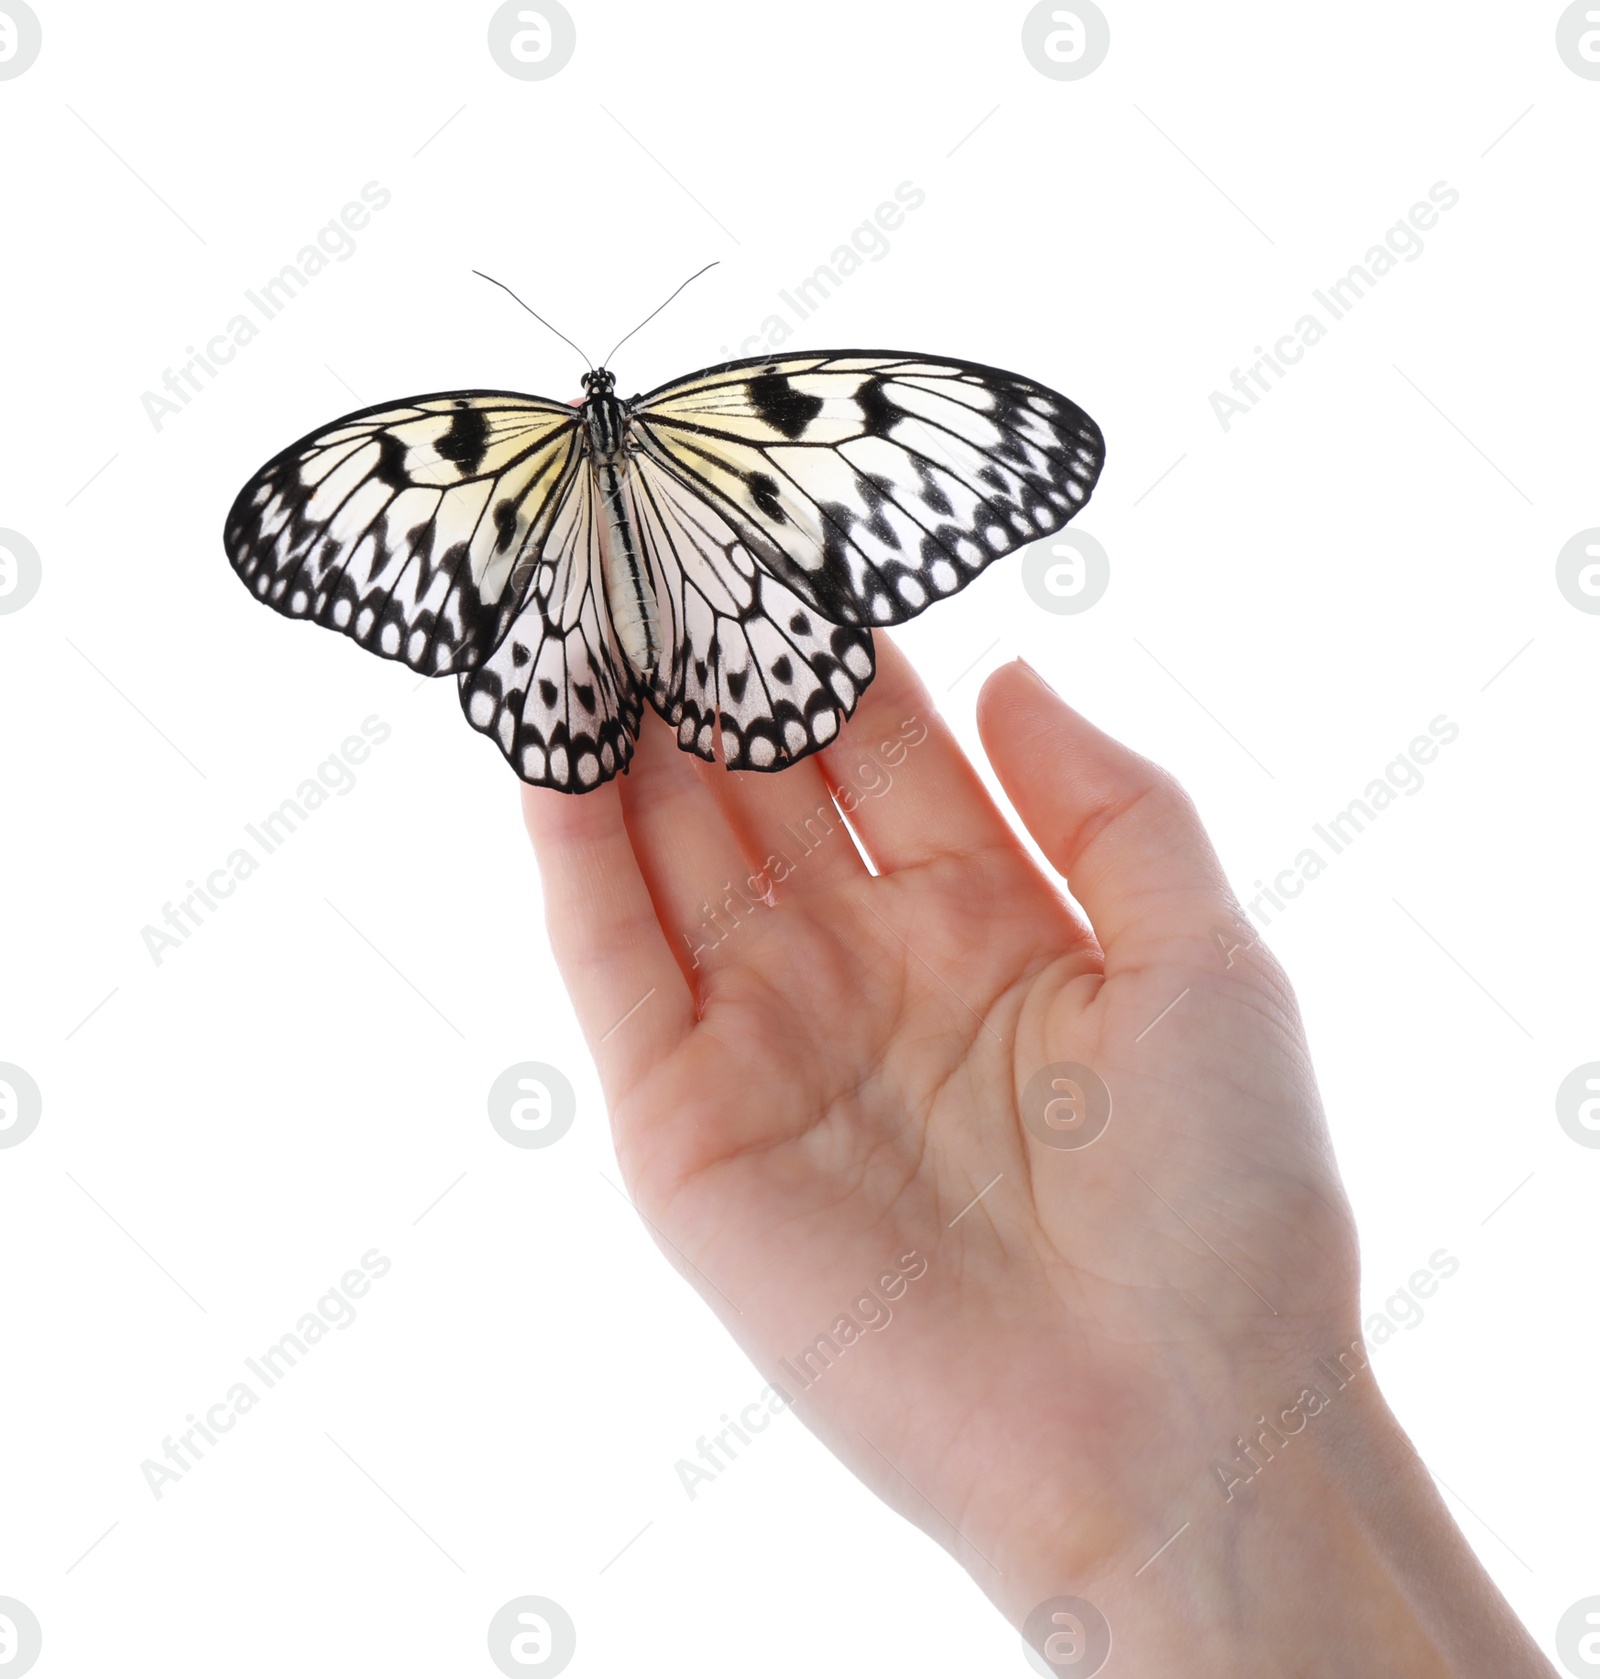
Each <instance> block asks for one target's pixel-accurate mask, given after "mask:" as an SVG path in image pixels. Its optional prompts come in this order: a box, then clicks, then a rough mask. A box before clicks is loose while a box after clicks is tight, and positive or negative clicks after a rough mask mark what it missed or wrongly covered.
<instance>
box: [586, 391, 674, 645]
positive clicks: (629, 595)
mask: <svg viewBox="0 0 1600 1679" xmlns="http://www.w3.org/2000/svg"><path fill="white" fill-rule="evenodd" d="M614 385H615V380H614V379H613V377H612V375H611V373H610V372H609V371H608V370H607V369H606V368H603V367H600V368H595V369H593V370H591V371H590V372H588V373H585V374H584V376H583V388H584V391H585V392H586V393H587V394H586V395H585V397H584V402H583V422H584V429H585V433H586V436H587V440H588V445H589V447H588V456H589V471H590V474H591V477H592V481H593V491H594V495H595V498H596V500H597V502H598V503H599V507H600V510H601V515H602V516H601V517H600V518H599V519H598V520H596V522H595V526H596V530H597V532H598V534H599V539H600V553H601V561H602V572H603V576H604V578H605V590H606V602H607V604H608V605H609V606H610V608H611V621H612V623H613V625H614V626H615V628H616V633H617V640H618V642H619V643H620V644H621V647H622V651H623V655H624V656H625V657H626V659H627V661H628V663H629V664H630V665H631V666H632V667H633V669H634V670H635V671H636V672H637V673H638V674H639V675H640V676H642V677H648V676H649V675H650V673H651V672H652V671H653V670H654V669H655V668H656V664H657V662H658V661H659V660H660V657H661V614H660V608H659V607H658V606H657V604H656V597H655V591H654V589H652V588H651V586H650V580H649V578H648V577H647V576H646V575H645V562H644V556H643V554H642V552H641V550H640V547H639V537H638V533H637V531H635V529H634V526H633V520H632V518H631V517H630V516H629V512H628V500H629V498H628V496H627V494H625V491H626V489H627V485H628V478H629V475H630V472H631V470H632V468H631V466H630V463H629V459H628V455H629V441H628V410H627V409H626V408H625V407H624V406H623V404H622V403H620V402H618V401H617V399H616V397H615V396H614V395H613V394H612V390H613V387H614Z"/></svg>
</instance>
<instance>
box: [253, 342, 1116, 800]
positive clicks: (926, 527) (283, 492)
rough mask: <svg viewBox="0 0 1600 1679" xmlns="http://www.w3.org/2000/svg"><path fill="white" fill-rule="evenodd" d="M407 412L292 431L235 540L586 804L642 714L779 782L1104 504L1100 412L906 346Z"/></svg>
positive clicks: (398, 405) (1013, 378)
mask: <svg viewBox="0 0 1600 1679" xmlns="http://www.w3.org/2000/svg"><path fill="white" fill-rule="evenodd" d="M583 384H584V391H585V395H584V399H583V401H582V403H581V404H580V405H578V406H577V407H573V406H570V405H566V404H561V403H555V402H550V401H547V400H545V399H544V398H540V397H533V396H525V395H522V394H520V393H516V392H510V391H454V392H445V393H442V394H439V395H436V396H423V397H413V398H410V399H407V400H404V401H401V402H395V403H387V404H383V405H380V406H378V407H376V408H369V409H364V410H362V411H361V412H359V413H356V414H351V415H347V416H346V417H345V418H343V419H341V420H338V421H335V422H334V424H333V425H331V426H329V427H326V428H324V429H322V430H320V431H318V432H315V433H312V434H311V435H309V436H307V437H305V438H303V439H301V440H300V441H299V442H298V443H296V444H293V445H291V446H290V448H288V449H286V450H284V451H283V453H282V454H280V455H278V456H277V457H275V458H274V459H273V460H271V461H269V462H268V463H267V465H266V466H264V467H263V468H262V469H261V471H260V472H259V473H257V474H256V476H255V477H254V478H253V479H252V480H251V481H250V482H249V483H248V484H246V485H245V487H244V489H243V490H241V491H240V493H239V495H238V497H237V499H236V500H235V502H234V505H233V508H232V511H231V512H230V513H229V515H228V520H227V524H226V528H225V531H224V543H225V545H226V547H227V550H228V554H229V558H230V560H231V561H232V563H233V566H234V568H235V570H236V571H237V572H238V573H239V575H240V577H241V579H242V580H243V581H244V582H245V584H246V585H247V586H248V587H249V588H250V589H251V591H252V592H253V593H254V594H255V595H256V596H257V597H258V598H259V599H261V600H262V601H264V602H265V603H266V604H267V605H269V606H272V607H273V608H274V609H275V610H277V611H278V612H281V613H284V614H285V615H287V616H290V617H303V618H311V619H313V620H314V621H316V622H318V623H321V624H323V625H325V626H327V627H328V628H331V629H337V630H339V631H341V632H342V633H344V634H346V635H349V636H351V637H353V638H354V639H355V640H357V641H358V642H360V643H361V644H362V645H363V646H365V647H367V648H368V649H369V650H371V651H373V652H376V653H378V654H380V655H381V656H383V657H385V658H394V659H401V660H403V661H404V662H405V663H407V664H409V665H410V666H411V667H412V668H413V669H415V670H418V671H421V672H424V673H426V674H429V675H446V674H453V675H455V676H456V677H457V679H458V683H459V686H460V692H461V703H462V706H463V709H464V710H465V712H466V714H467V719H468V721H469V722H470V723H471V724H472V725H473V727H474V728H477V729H479V730H480V731H482V732H483V733H485V734H488V735H490V736H491V737H493V738H494V740H495V741H496V743H497V745H498V746H499V747H500V750H501V751H502V753H504V755H505V756H506V758H507V759H509V760H510V762H511V764H512V766H513V767H514V768H515V769H516V771H517V773H518V774H519V775H520V776H521V777H522V778H523V779H524V780H525V781H529V782H532V783H534V784H536V785H540V786H548V787H554V788H558V789H560V790H561V791H564V792H574V793H579V792H585V791H587V790H589V789H590V788H593V787H597V786H599V785H601V784H602V783H603V782H605V781H607V780H609V779H611V777H612V776H614V775H616V774H617V773H619V772H620V771H621V770H623V769H625V768H626V766H627V764H628V762H629V760H630V758H631V757H632V754H633V749H634V742H635V739H636V737H637V734H638V730H639V726H640V720H641V716H642V712H643V708H644V706H645V705H646V704H648V705H649V706H650V707H651V708H653V709H654V710H655V711H657V712H658V713H659V714H660V715H661V717H662V718H663V719H664V720H665V721H666V722H667V723H668V724H669V725H670V726H671V727H672V729H673V730H674V732H675V734H676V737H677V741H678V744H679V746H680V747H682V748H683V749H684V750H685V751H687V752H692V753H694V754H696V755H697V756H698V757H701V758H705V759H708V760H710V761H712V762H718V761H720V762H721V763H723V764H724V765H725V766H726V767H727V768H729V769H743V770H777V769H782V768H784V767H786V766H787V765H789V764H791V763H794V762H796V761H797V760H798V759H800V758H803V757H805V756H806V755H807V754H809V753H811V752H815V751H817V750H819V749H820V748H822V747H824V746H826V745H827V744H828V743H829V742H830V741H832V740H834V739H836V738H837V735H838V731H839V729H840V727H841V726H842V724H843V722H844V720H845V719H846V718H847V717H849V716H850V714H851V713H852V712H853V711H854V709H855V706H856V703H857V701H858V700H859V698H860V696H861V693H862V692H863V690H864V689H865V688H866V686H867V684H868V683H869V682H870V681H871V680H872V674H873V669H874V665H873V653H872V633H871V632H872V628H873V626H874V625H889V624H896V623H901V622H904V621H905V620H906V619H908V618H911V617H914V616H916V615H917V614H918V613H920V612H921V611H923V610H924V609H925V608H926V607H927V606H929V605H931V604H932V603H933V602H934V601H935V600H938V599H941V598H943V597H944V596H946V595H949V594H953V593H955V592H956V591H957V590H959V589H961V588H964V587H965V586H966V585H967V584H968V583H969V582H971V581H972V580H973V578H975V577H976V576H977V575H978V574H979V573H980V572H981V571H982V570H983V569H984V568H985V567H987V566H988V565H989V564H991V563H992V562H993V561H994V560H995V559H997V558H999V557H1000V556H1001V555H1002V554H1005V553H1009V552H1011V551H1012V550H1014V549H1016V548H1019V547H1022V546H1024V545H1025V544H1027V543H1030V542H1033V541H1035V540H1037V539H1038V538H1040V537H1043V536H1047V535H1049V534H1050V533H1051V532H1053V531H1055V530H1059V529H1060V528H1061V526H1063V525H1064V524H1066V522H1067V521H1068V520H1069V519H1070V518H1071V517H1072V516H1073V515H1074V514H1075V513H1076V512H1077V511H1078V510H1079V508H1081V507H1082V506H1083V505H1084V503H1085V502H1087V500H1088V498H1089V494H1090V492H1091V491H1092V489H1093V487H1094V484H1095V481H1096V479H1097V478H1098V476H1099V472H1100V468H1101V465H1102V463H1103V460H1104V443H1103V440H1102V439H1101V436H1100V431H1099V428H1098V427H1097V426H1096V425H1095V423H1094V421H1093V420H1092V419H1090V417H1089V416H1088V415H1087V414H1085V413H1084V412H1083V410H1082V409H1080V408H1079V407H1077V405H1076V404H1074V403H1072V402H1071V401H1069V400H1068V399H1067V398H1066V397H1064V396H1061V395H1059V394H1058V393H1056V392H1054V391H1051V390H1049V389H1047V388H1046V387H1044V386H1042V385H1038V384H1036V383H1034V382H1033V381H1030V380H1027V379H1024V378H1022V377H1021V376H1019V375H1017V374H1013V373H1005V372H1002V371H1000V370H998V369H995V368H989V367H983V366H980V365H977V364H974V363H966V362H956V361H951V360H949V359H947V358H940V357H927V356H918V355H911V354H905V353H900V352H892V351H864V350H838V351H810V352H804V353H796V354H793V355H775V356H766V357H752V358H748V359H745V360H740V361H734V362H728V363H724V364H722V365H720V366H717V367H712V368H708V369H706V370H705V371H704V372H701V373H696V374H692V375H690V376H689V377H688V378H685V379H679V380H675V381H672V382H671V383H669V384H666V385H663V386H660V387H658V388H657V389H656V390H654V391H651V392H649V393H647V394H645V395H643V396H638V397H634V398H632V399H631V400H629V401H627V402H623V401H620V400H619V399H618V398H617V396H616V394H615V388H614V387H615V381H614V378H613V376H612V374H611V372H610V371H609V370H608V369H606V368H603V367H601V368H593V369H591V370H590V371H589V372H588V373H587V374H585V376H584V380H583Z"/></svg>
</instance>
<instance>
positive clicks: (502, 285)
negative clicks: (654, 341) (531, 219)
mask: <svg viewBox="0 0 1600 1679" xmlns="http://www.w3.org/2000/svg"><path fill="white" fill-rule="evenodd" d="M472 272H473V273H474V274H476V275H477V276H478V278H479V279H480V280H487V281H488V282H489V284H490V285H491V286H498V287H499V288H500V289H501V291H503V292H504V293H505V294H506V296H507V297H509V298H511V299H512V300H513V301H514V302H517V303H522V299H521V298H520V297H518V296H517V294H516V293H515V292H514V291H512V289H511V288H510V286H508V285H507V284H506V283H505V281H504V280H497V279H495V277H494V275H492V274H485V273H484V271H483V270H482V269H481V268H474V269H473V271H472ZM702 272H704V270H702ZM684 284H685V285H687V284H688V282H687V281H685V282H684ZM678 289H679V290H680V291H681V290H682V289H683V288H682V287H681V286H680V287H679V288H678ZM668 301H669V302H670V301H671V299H668ZM522 307H523V308H524V309H527V310H528V313H529V314H530V315H532V316H533V318H534V319H535V320H536V321H537V322H538V323H539V325H540V326H547V327H550V330H551V331H552V332H553V333H554V334H555V335H556V337H557V338H559V339H560V340H561V341H562V342H563V343H564V344H572V340H571V339H570V338H568V337H567V335H566V333H564V332H563V331H562V330H561V328H560V327H556V326H550V323H549V322H548V321H547V320H546V319H545V318H544V316H543V315H541V314H540V313H539V311H538V310H537V309H530V308H528V305H527V304H526V303H522ZM641 324H642V323H641ZM635 330H637V328H636V329H635ZM572 347H573V349H574V350H577V351H578V354H579V355H580V356H583V363H584V366H585V367H593V366H595V363H594V362H592V361H590V360H589V358H588V357H587V356H584V355H583V351H582V350H580V349H578V346H577V345H576V344H572Z"/></svg>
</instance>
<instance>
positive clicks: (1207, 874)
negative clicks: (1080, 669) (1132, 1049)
mask: <svg viewBox="0 0 1600 1679" xmlns="http://www.w3.org/2000/svg"><path fill="white" fill-rule="evenodd" d="M978 732H979V734H980V735H981V736H982V738H983V744H984V750H985V751H986V752H987V753H988V754H989V761H990V762H991V763H992V764H993V765H994V768H995V773H996V774H997V775H998V776H999V777H1000V781H1001V785H1002V786H1004V788H1005V790H1006V793H1007V795H1008V796H1009V798H1010V800H1011V802H1012V804H1013V806H1015V808H1016V811H1017V814H1018V815H1019V816H1020V817H1021V818H1022V820H1023V822H1024V824H1026V826H1027V829H1028V832H1029V833H1030V834H1032V835H1033V837H1034V839H1035V840H1037V841H1038V843H1039V847H1040V849H1041V850H1042V851H1043V852H1044V854H1045V856H1046V857H1048V858H1049V859H1050V862H1051V863H1052V864H1053V865H1054V866H1055V868H1056V869H1058V870H1059V871H1060V872H1061V874H1063V875H1064V876H1065V877H1066V879H1067V883H1068V885H1069V886H1070V888H1071V890H1072V895H1073V896H1074V897H1075V898H1076V899H1077V900H1078V902H1079V903H1081V904H1082V905H1083V907H1084V909H1085V910H1086V911H1087V912H1088V915H1089V919H1090V921H1091V922H1092V923H1093V925H1094V931H1095V936H1096V937H1097V938H1098V939H1099V941H1100V945H1101V947H1102V949H1103V950H1104V951H1105V953H1106V971H1107V972H1108V973H1111V972H1113V971H1114V970H1115V969H1117V968H1128V967H1134V966H1138V965H1140V964H1142V963H1145V962H1149V961H1150V960H1152V959H1153V958H1156V957H1158V956H1162V955H1164V956H1167V957H1171V956H1172V955H1173V954H1174V952H1175V950H1176V949H1177V948H1178V947H1180V946H1182V945H1185V944H1189V943H1191V942H1192V943H1195V944H1198V943H1199V942H1201V941H1203V942H1204V943H1205V944H1206V945H1208V946H1214V945H1215V942H1216V940H1215V934H1216V931H1217V930H1218V929H1219V928H1229V927H1237V926H1239V925H1242V923H1243V917H1242V914H1241V912H1240V910H1239V908H1238V905H1237V903H1236V902H1235V900H1234V897H1233V894H1232V892H1231V891H1230V890H1229V887H1228V883H1227V879H1226V877H1225V876H1224V874H1223V872H1222V865H1221V864H1220V863H1219V862H1218V861H1217V857H1216V853H1215V852H1214V851H1213V850H1212V848H1211V842H1210V840H1209V839H1208V838H1207V837H1206V832H1205V829H1204V828H1203V827H1202V826H1201V823H1200V818H1199V816H1198V814H1197V813H1196V811H1195V808H1194V806H1193V804H1192V803H1191V802H1190V800H1189V797H1188V795H1187V794H1186V793H1185V792H1184V791H1183V789H1182V788H1181V787H1180V786H1179V785H1178V784H1177V782H1176V781H1174V780H1173V779H1172V777H1171V776H1170V775H1168V774H1167V772H1166V771H1165V770H1163V769H1161V768H1160V767H1159V766H1157V765H1155V764H1152V763H1151V762H1150V761H1149V760H1148V759H1147V758H1141V757H1140V756H1139V754H1138V753H1136V752H1133V751H1130V750H1129V749H1128V748H1127V747H1126V746H1123V745H1122V744H1121V743H1120V742H1119V741H1116V740H1113V739H1112V738H1111V736H1110V735H1107V734H1104V733H1102V732H1101V731H1100V730H1099V729H1097V728H1096V727H1095V726H1094V725H1093V724H1092V723H1090V722H1089V721H1088V719H1087V718H1084V717H1080V716H1079V715H1078V713H1077V712H1075V711H1074V710H1073V709H1072V708H1071V707H1070V706H1069V705H1067V704H1066V702H1065V701H1063V700H1061V699H1060V698H1059V697H1058V696H1057V695H1056V694H1055V693H1054V692H1053V691H1052V690H1051V689H1050V688H1049V687H1047V686H1046V685H1045V682H1044V680H1043V679H1042V678H1041V677H1039V676H1038V675H1037V674H1035V672H1034V671H1033V670H1032V669H1031V668H1030V667H1029V666H1027V665H1025V664H1023V663H1022V661H1021V660H1017V661H1015V662H1014V663H1012V664H1009V665H1003V666H1002V667H1001V668H1000V669H999V670H997V671H996V672H995V673H994V675H993V676H991V677H990V678H989V680H988V681H987V682H986V683H985V684H984V687H983V692H982V694H981V695H980V696H979V700H978Z"/></svg>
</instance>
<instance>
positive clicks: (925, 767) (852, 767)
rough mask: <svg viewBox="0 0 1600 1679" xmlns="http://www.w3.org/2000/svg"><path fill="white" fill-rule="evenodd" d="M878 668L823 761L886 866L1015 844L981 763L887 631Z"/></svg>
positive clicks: (877, 642) (879, 640) (880, 641)
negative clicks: (977, 765) (976, 764)
mask: <svg viewBox="0 0 1600 1679" xmlns="http://www.w3.org/2000/svg"><path fill="white" fill-rule="evenodd" d="M872 639H873V646H874V649H875V651H876V653H877V664H878V673H877V675H876V676H875V677H874V678H873V681H872V685H871V686H870V687H869V688H868V689H867V691H866V693H865V694H864V695H863V696H862V698H861V703H860V705H859V706H858V707H857V708H856V713H855V716H854V717H852V718H851V719H850V721H849V722H848V723H847V724H846V725H845V727H844V731H843V733H842V734H841V735H840V737H839V741H838V744H837V745H835V746H830V747H829V748H828V749H827V751H825V752H824V753H823V754H822V759H823V769H824V771H825V773H826V775H827V777H828V780H829V782H830V783H831V784H832V786H833V787H834V789H835V793H836V796H837V797H838V798H839V800H840V802H841V804H842V805H843V806H844V808H845V809H846V811H847V812H848V814H849V816H850V820H851V822H852V823H853V824H854V825H855V829H856V832H857V833H858V834H860V836H861V841H862V844H863V845H864V846H865V847H866V850H867V854H868V855H869V856H870V857H871V858H872V861H873V865H874V866H875V867H876V868H877V869H879V870H880V871H881V872H883V873H890V872H892V871H893V870H896V869H904V868H910V867H912V866H913V865H915V864H917V863H925V862H928V861H929V860H930V859H932V858H935V857H939V856H946V855H949V854H951V853H955V854H966V853H972V852H977V851H984V850H988V849H990V848H992V847H995V846H1007V847H1011V846H1014V845H1015V843H1016V842H1015V840H1014V839H1013V837H1012V834H1011V831H1010V829H1009V828H1008V827H1007V826H1006V821H1005V818H1004V817H1003V816H1002V815H1001V814H1000V812H999V811H998V810H996V809H995V806H994V801H993V800H992V799H990V797H989V794H988V791H987V789H986V788H985V787H984V785H983V782H982V781H981V780H980V779H979V777H978V773H977V771H976V770H974V769H973V767H972V765H971V764H970V763H968V762H967V757H966V754H965V753H964V752H963V751H962V750H961V748H960V746H959V745H957V743H956V739H955V736H954V735H952V734H951V732H950V730H949V729H948V728H947V727H946V726H945V724H944V722H943V720H942V719H941V718H940V716H939V714H938V712H937V711H936V710H935V709H934V706H933V701H932V700H931V699H930V698H929V697H928V691H927V689H926V688H924V687H923V685H922V683H921V682H920V681H919V680H918V677H917V675H916V672H915V671H913V670H912V668H911V665H910V663H909V661H908V660H907V659H906V657H905V655H904V654H903V653H901V652H900V650H899V649H898V648H897V647H895V646H894V645H893V643H891V642H890V641H889V639H888V637H887V636H885V635H884V634H883V633H882V632H881V631H880V632H878V633H877V634H876V635H874V637H873V638H872Z"/></svg>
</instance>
